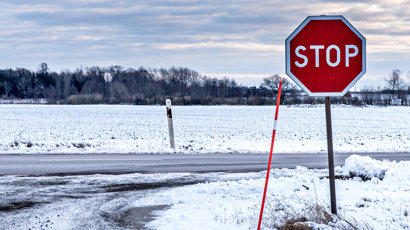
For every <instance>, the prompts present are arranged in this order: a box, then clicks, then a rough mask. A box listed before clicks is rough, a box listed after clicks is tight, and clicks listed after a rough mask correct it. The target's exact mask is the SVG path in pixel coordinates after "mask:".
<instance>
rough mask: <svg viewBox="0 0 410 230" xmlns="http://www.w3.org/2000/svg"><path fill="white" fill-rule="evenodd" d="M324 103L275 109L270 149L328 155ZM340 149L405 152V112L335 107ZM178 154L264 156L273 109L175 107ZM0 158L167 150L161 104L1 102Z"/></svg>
mask: <svg viewBox="0 0 410 230" xmlns="http://www.w3.org/2000/svg"><path fill="white" fill-rule="evenodd" d="M324 110H325V109H324V107H323V106H317V107H306V106H304V107H286V106H281V108H280V110H279V121H278V127H277V129H278V131H277V135H276V142H275V151H276V152H282V153H295V152H312V153H317V152H325V151H326V149H327V148H326V128H325V111H324ZM332 116H333V119H332V122H333V136H334V149H335V151H337V152H369V153H371V152H409V151H410V119H409V118H410V107H364V108H359V107H341V106H333V108H332ZM173 117H174V127H175V139H176V145H177V149H176V151H177V152H181V153H215V152H219V153H230V152H238V153H258V152H259V153H260V152H267V151H269V145H270V138H271V132H272V128H273V117H274V107H273V106H174V107H173ZM0 136H1V140H0V153H167V152H170V151H171V150H170V148H169V141H168V127H167V117H166V111H165V107H164V106H131V105H79V106H75V105H0Z"/></svg>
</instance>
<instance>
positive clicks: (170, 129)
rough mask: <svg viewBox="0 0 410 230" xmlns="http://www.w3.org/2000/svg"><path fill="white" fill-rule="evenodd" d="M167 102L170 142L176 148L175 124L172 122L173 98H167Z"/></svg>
mask: <svg viewBox="0 0 410 230" xmlns="http://www.w3.org/2000/svg"><path fill="white" fill-rule="evenodd" d="M165 103H166V106H167V117H168V132H169V142H170V145H171V148H173V149H175V138H174V124H173V123H172V110H171V99H167V100H166V101H165Z"/></svg>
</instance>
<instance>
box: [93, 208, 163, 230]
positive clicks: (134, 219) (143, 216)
mask: <svg viewBox="0 0 410 230" xmlns="http://www.w3.org/2000/svg"><path fill="white" fill-rule="evenodd" d="M169 207H170V206H169V205H153V206H145V207H135V208H130V209H127V210H125V211H123V212H121V213H116V214H113V213H106V212H104V213H102V214H101V216H102V217H103V218H104V219H106V220H107V221H110V222H111V221H112V222H114V223H115V224H116V225H118V226H119V227H121V228H127V229H128V228H129V229H139V230H148V229H149V228H148V227H146V224H147V223H149V222H151V221H153V220H154V218H155V212H156V211H161V210H165V209H167V208H169Z"/></svg>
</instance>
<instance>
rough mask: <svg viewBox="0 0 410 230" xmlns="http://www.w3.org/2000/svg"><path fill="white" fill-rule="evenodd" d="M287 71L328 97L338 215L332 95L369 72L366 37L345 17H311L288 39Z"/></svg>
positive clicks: (331, 168) (332, 194)
mask: <svg viewBox="0 0 410 230" xmlns="http://www.w3.org/2000/svg"><path fill="white" fill-rule="evenodd" d="M285 46H286V74H287V75H288V76H289V77H290V78H292V80H293V81H295V83H296V84H297V85H298V86H299V87H301V88H302V89H303V90H304V91H305V92H306V93H307V94H308V95H309V96H312V97H325V110H326V128H327V129H326V130H327V146H328V160H329V181H330V199H331V210H332V213H333V214H337V209H336V191H335V176H334V160H333V139H332V122H331V111H330V97H335V96H344V95H345V94H346V93H347V92H348V91H349V89H350V88H351V87H352V86H353V85H354V84H355V83H356V82H357V81H358V80H359V79H360V78H361V77H362V76H363V74H364V73H365V72H366V39H365V38H364V36H363V35H362V34H361V33H360V32H359V31H358V30H357V29H356V28H354V27H353V25H352V24H350V23H349V22H348V21H347V20H346V19H345V18H344V17H343V16H341V15H336V16H326V15H322V16H309V17H307V18H306V19H305V20H304V21H303V22H302V24H300V25H299V26H298V27H297V28H296V30H295V31H293V33H292V34H291V35H290V36H289V37H288V38H287V39H286V41H285Z"/></svg>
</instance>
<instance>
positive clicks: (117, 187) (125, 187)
mask: <svg viewBox="0 0 410 230" xmlns="http://www.w3.org/2000/svg"><path fill="white" fill-rule="evenodd" d="M202 182H205V181H204V180H193V181H186V180H182V181H165V182H155V183H127V184H112V185H108V186H103V187H101V188H102V189H105V192H127V191H140V190H148V189H158V188H173V187H178V186H185V185H193V184H198V183H202Z"/></svg>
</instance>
